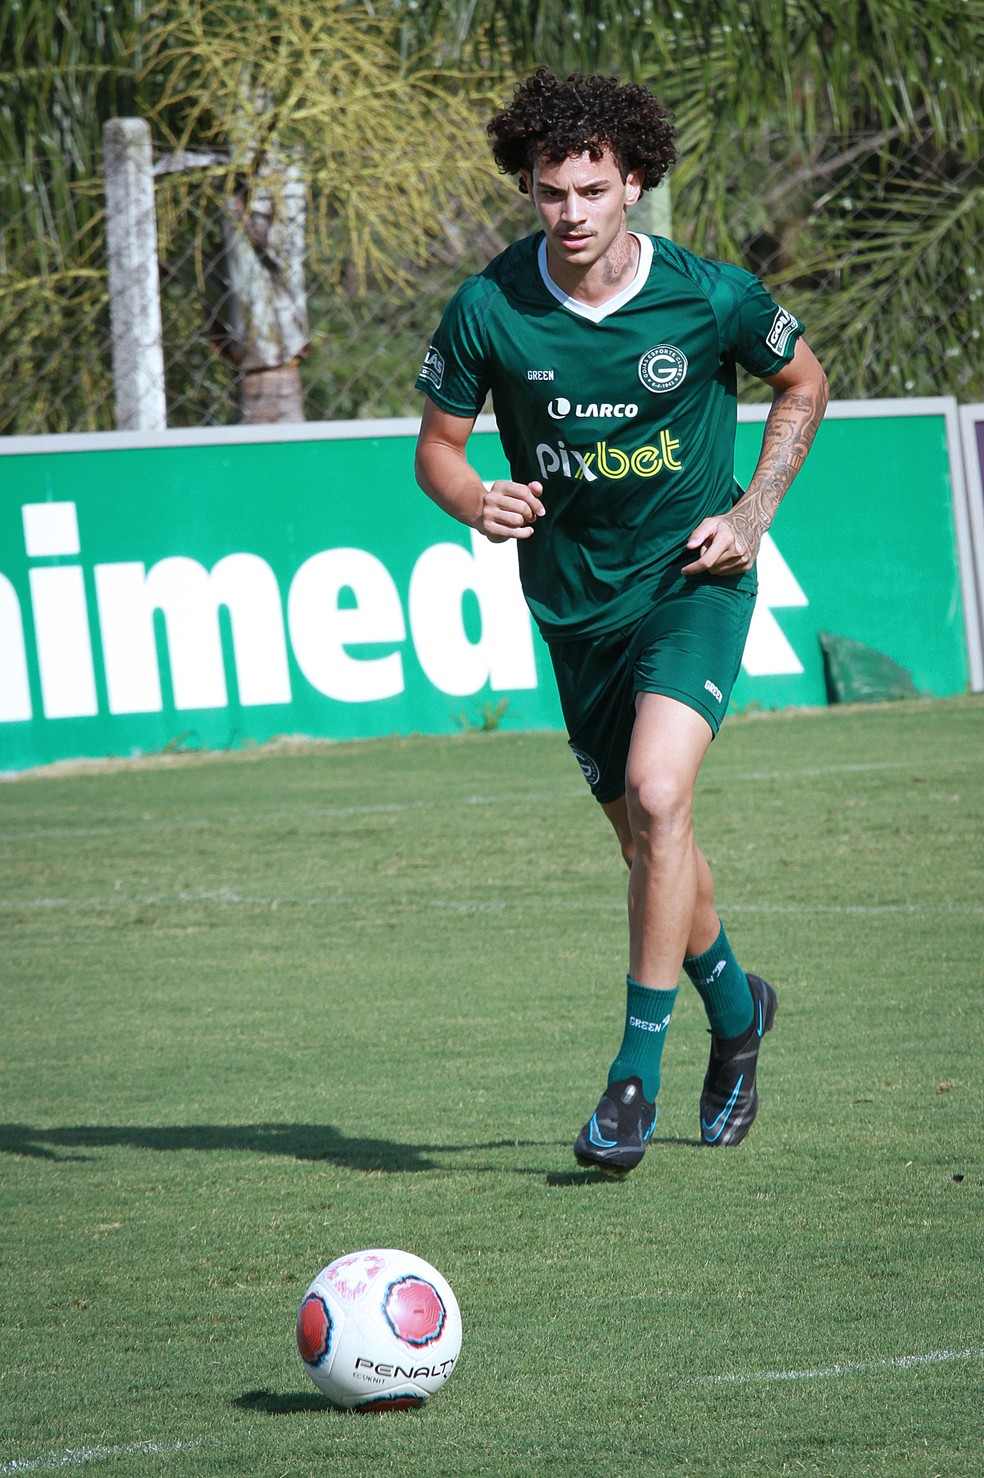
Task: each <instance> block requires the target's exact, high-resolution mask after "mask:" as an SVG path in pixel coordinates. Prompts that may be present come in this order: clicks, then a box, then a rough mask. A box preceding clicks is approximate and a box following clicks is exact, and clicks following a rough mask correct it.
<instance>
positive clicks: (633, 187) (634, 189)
mask: <svg viewBox="0 0 984 1478" xmlns="http://www.w3.org/2000/svg"><path fill="white" fill-rule="evenodd" d="M642 176H643V171H642V170H641V169H630V170H629V172H628V174H627V175H626V176H625V203H626V205H635V203H636V201H637V200H638V199H639V196H640V195H641V194H642Z"/></svg>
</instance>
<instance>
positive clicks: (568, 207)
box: [563, 189, 584, 226]
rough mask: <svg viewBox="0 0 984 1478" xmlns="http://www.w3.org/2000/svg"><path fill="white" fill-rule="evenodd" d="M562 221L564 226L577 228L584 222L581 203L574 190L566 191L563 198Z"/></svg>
mask: <svg viewBox="0 0 984 1478" xmlns="http://www.w3.org/2000/svg"><path fill="white" fill-rule="evenodd" d="M563 220H564V224H565V225H566V226H577V225H579V224H580V223H581V222H582V221H583V220H584V208H583V202H582V200H581V197H580V195H578V193H577V191H576V190H574V189H570V190H568V192H567V194H566V196H565V197H564V215H563Z"/></svg>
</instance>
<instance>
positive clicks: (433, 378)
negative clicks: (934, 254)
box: [420, 344, 444, 390]
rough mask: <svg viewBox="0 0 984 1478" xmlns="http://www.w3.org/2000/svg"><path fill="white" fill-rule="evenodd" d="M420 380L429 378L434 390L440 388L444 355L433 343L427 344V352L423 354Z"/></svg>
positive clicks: (442, 381) (442, 378) (442, 380)
mask: <svg viewBox="0 0 984 1478" xmlns="http://www.w3.org/2000/svg"><path fill="white" fill-rule="evenodd" d="M420 378H421V379H422V380H430V382H431V384H432V385H433V386H434V389H435V390H440V388H441V386H442V385H443V384H444V356H443V354H441V353H440V351H439V350H437V349H435V348H434V345H433V344H428V346H427V353H426V354H425V355H424V363H423V367H422V369H421V371H420Z"/></svg>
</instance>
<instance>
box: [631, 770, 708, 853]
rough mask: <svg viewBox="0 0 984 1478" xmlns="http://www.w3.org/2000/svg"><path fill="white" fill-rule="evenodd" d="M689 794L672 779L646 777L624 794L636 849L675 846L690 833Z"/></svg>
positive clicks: (668, 777)
mask: <svg viewBox="0 0 984 1478" xmlns="http://www.w3.org/2000/svg"><path fill="white" fill-rule="evenodd" d="M691 799H692V797H691V790H690V787H689V786H685V785H681V784H680V783H679V782H678V781H677V780H676V779H675V777H674V776H672V775H647V776H645V777H644V778H643V779H642V780H640V781H639V783H638V784H636V785H634V786H633V785H630V787H629V790H628V792H627V800H628V810H629V817H630V819H631V822H632V835H633V839H634V841H635V844H636V846H637V847H638V846H639V845H640V844H645V845H646V846H647V847H650V848H659V847H662V846H665V845H669V844H672V843H675V842H679V841H681V840H683V839H684V838H686V837H687V836H689V834H690V830H691Z"/></svg>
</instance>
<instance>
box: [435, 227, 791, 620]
mask: <svg viewBox="0 0 984 1478" xmlns="http://www.w3.org/2000/svg"><path fill="white" fill-rule="evenodd" d="M637 240H638V241H639V243H640V245H641V248H642V254H641V259H640V263H639V268H638V271H637V272H636V276H635V278H634V279H633V281H632V283H630V285H629V286H628V287H627V288H625V289H624V290H623V291H622V292H621V293H619V294H618V296H617V297H614V298H610V299H609V300H608V301H607V302H605V303H603V304H601V305H600V306H599V307H590V306H588V305H587V304H584V303H579V302H577V301H576V300H575V299H573V298H569V297H567V296H566V294H565V293H564V292H563V291H562V289H561V288H559V287H558V286H557V285H556V284H555V283H554V282H553V280H552V279H551V277H550V275H549V272H548V270H547V251H546V241H545V238H544V236H543V233H542V232H537V233H536V234H534V235H533V236H530V237H527V238H525V239H524V240H522V241H519V242H517V243H516V244H515V245H514V246H511V247H509V248H508V249H507V250H506V251H504V252H503V253H502V254H501V255H500V256H498V257H496V258H495V260H494V261H493V262H491V263H490V264H489V266H488V267H487V268H486V269H485V271H484V272H482V273H481V274H480V275H479V276H476V277H470V278H468V280H467V281H466V282H464V283H463V284H462V286H461V287H460V288H459V290H458V292H457V293H456V294H455V296H454V298H453V299H452V300H451V302H450V303H449V304H448V307H447V309H446V310H445V313H444V316H443V318H442V319H441V323H440V326H439V328H438V330H437V332H436V334H435V335H434V340H433V342H432V343H431V345H430V346H429V348H428V350H427V356H426V358H425V360H424V365H423V368H422V370H421V372H420V375H419V377H418V379H417V387H418V389H420V390H423V391H425V392H426V393H427V395H429V396H430V398H431V400H433V401H434V403H435V404H436V405H437V406H439V407H440V408H441V409H442V410H444V411H447V412H449V413H450V414H451V415H455V416H464V417H473V416H476V415H477V414H478V413H479V412H480V411H481V409H482V407H483V405H484V403H485V399H486V396H487V395H488V394H489V392H491V394H492V402H493V406H494V409H495V415H496V420H497V423H498V427H499V435H500V437H501V440H502V446H503V449H504V451H505V454H506V457H507V459H508V462H509V466H510V469H511V474H512V477H513V479H514V480H515V481H516V482H524V483H528V482H533V481H537V482H540V483H542V485H543V496H542V502H543V504H544V507H545V508H546V510H547V511H546V517H545V518H541V519H538V520H537V523H536V525H535V531H534V533H533V535H532V536H531V537H530V538H528V539H523V540H520V541H519V562H520V574H521V577H522V582H523V590H524V592H525V595H526V599H527V601H528V602H529V606H530V610H531V611H532V613H533V615H534V617H535V619H536V621H537V623H538V625H539V627H540V629H541V631H542V632H543V634H544V636H546V637H547V638H548V639H549V638H562V639H566V638H572V637H580V636H588V635H591V634H594V633H600V632H604V631H613V630H615V629H616V628H618V627H621V626H625V625H628V624H630V623H631V622H633V621H634V620H636V619H637V618H638V617H639V616H641V615H642V614H644V612H645V611H646V610H647V609H648V608H649V607H650V606H651V605H652V603H653V601H654V599H656V598H657V597H658V593H659V590H660V588H661V587H663V586H665V584H666V583H667V581H670V580H675V579H677V578H679V571H680V569H681V568H682V566H683V565H684V564H688V563H690V561H691V560H692V559H693V555H692V554H689V553H688V552H687V549H686V543H687V540H688V539H689V537H690V535H691V534H692V533H693V531H694V529H695V528H696V527H697V525H698V524H699V523H700V521H701V519H702V518H705V517H709V516H712V515H715V514H720V513H724V512H726V511H727V510H728V509H729V508H730V507H731V506H732V505H733V504H734V502H735V501H736V500H737V499H738V498H739V497H740V496H741V493H742V489H741V488H740V487H739V486H738V485H737V483H736V482H735V477H734V444H735V427H736V423H737V395H736V369H735V366H736V364H741V365H743V366H744V367H745V368H746V369H748V370H750V371H751V373H752V374H755V375H772V374H777V373H778V372H779V370H780V369H781V368H782V367H783V365H784V364H787V363H788V362H789V360H790V359H791V358H792V356H793V351H794V348H795V344H796V339H797V337H798V336H799V335H800V334H801V333H802V331H803V325H802V324H801V323H800V322H799V321H798V320H797V319H796V318H794V317H793V315H792V314H791V313H787V312H786V310H785V309H784V308H781V307H779V305H778V304H777V303H776V302H775V301H774V300H773V299H772V298H771V297H770V296H769V294H768V292H767V291H766V290H765V288H764V287H763V286H762V284H761V283H760V282H759V281H758V279H757V278H755V277H753V276H752V274H751V273H749V272H746V271H744V270H743V269H742V268H740V267H734V266H729V265H728V264H726V263H723V262H711V261H706V260H705V259H703V258H701V257H697V256H695V255H694V254H693V253H692V252H688V251H686V250H684V249H683V248H682V247H679V246H676V245H675V244H674V243H673V242H670V241H666V240H664V239H663V238H662V237H649V236H639V237H637ZM728 583H732V584H735V585H739V586H740V587H741V588H743V589H751V590H754V589H755V576H754V572H752V571H749V572H748V574H746V575H742V576H735V577H731V578H730V579H729V580H728Z"/></svg>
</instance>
